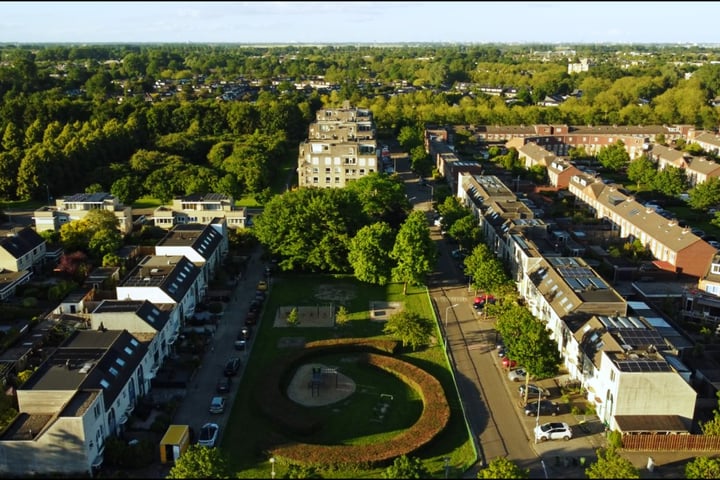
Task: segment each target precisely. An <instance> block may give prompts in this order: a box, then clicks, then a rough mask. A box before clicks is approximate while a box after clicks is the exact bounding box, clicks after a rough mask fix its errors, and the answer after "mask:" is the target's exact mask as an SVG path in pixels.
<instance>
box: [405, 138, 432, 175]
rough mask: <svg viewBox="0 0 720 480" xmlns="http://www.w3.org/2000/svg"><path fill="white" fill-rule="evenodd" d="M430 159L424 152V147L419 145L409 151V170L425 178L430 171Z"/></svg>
mask: <svg viewBox="0 0 720 480" xmlns="http://www.w3.org/2000/svg"><path fill="white" fill-rule="evenodd" d="M432 167H433V162H432V158H431V157H430V155H428V153H427V152H426V151H425V147H423V146H422V145H419V146H417V147H413V149H412V150H410V169H411V170H412V171H413V172H415V173H418V174H421V175H422V176H427V175H429V174H430V171H431V170H432Z"/></svg>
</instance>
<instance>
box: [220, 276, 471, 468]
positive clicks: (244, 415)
mask: <svg viewBox="0 0 720 480" xmlns="http://www.w3.org/2000/svg"><path fill="white" fill-rule="evenodd" d="M321 285H322V286H325V287H328V286H331V287H332V288H331V289H332V290H333V291H334V292H336V293H337V294H338V295H339V296H338V297H337V299H335V300H332V299H328V298H318V296H319V295H320V294H321V290H320V289H319V287H320V286H321ZM320 296H321V295H320ZM338 299H342V303H343V304H344V305H345V307H346V308H347V309H348V311H349V312H350V321H349V322H348V323H347V324H346V325H343V326H339V327H303V326H302V325H298V326H294V327H290V326H287V327H273V321H274V317H275V312H276V310H277V308H278V307H281V306H288V305H297V306H306V305H329V304H331V303H334V304H335V305H336V306H337V305H338V303H339V300H338ZM372 301H393V302H402V303H403V305H404V308H405V309H408V310H411V311H414V312H417V313H419V314H420V315H423V316H425V317H428V318H433V319H434V318H435V317H434V314H433V310H432V307H431V305H430V301H429V296H428V294H427V291H426V289H425V288H424V287H417V288H413V287H409V289H408V295H406V296H404V295H403V293H402V285H401V284H392V285H389V286H385V287H380V286H373V285H366V284H361V283H360V282H357V281H356V280H354V279H353V278H350V277H335V276H320V275H312V276H302V275H280V276H278V277H277V278H274V279H273V283H272V286H271V294H270V296H269V298H268V300H267V302H266V305H265V309H264V311H263V318H262V321H261V322H260V324H259V326H258V327H257V331H256V332H255V340H254V345H253V347H252V354H251V356H250V358H249V359H248V364H247V365H246V368H245V372H244V374H243V378H242V381H241V384H240V386H239V388H238V393H237V396H236V398H235V402H234V404H233V409H232V412H231V413H230V418H229V421H228V426H227V429H226V431H225V432H224V434H223V442H222V445H221V447H220V448H221V449H222V450H223V451H224V452H225V454H226V455H227V457H228V458H229V460H230V464H231V471H233V472H237V473H236V474H235V476H236V477H238V478H262V477H267V476H269V467H270V464H269V461H268V460H269V456H268V454H267V452H266V449H267V445H269V443H268V442H269V439H270V438H271V437H272V434H273V433H272V428H271V426H270V425H268V422H266V421H265V419H264V418H263V417H262V416H261V415H260V413H259V412H258V410H257V408H256V407H255V405H254V401H253V397H252V388H253V385H257V384H258V383H259V381H260V379H261V378H262V375H263V372H264V371H265V366H266V365H269V364H272V362H273V361H274V359H275V358H277V357H278V356H279V355H282V354H283V353H285V352H287V350H286V349H284V348H280V347H279V346H278V341H279V340H280V339H281V338H282V337H297V336H300V337H303V338H304V339H305V341H312V340H320V339H328V338H335V337H339V336H342V337H383V336H384V335H383V333H382V327H383V323H382V322H377V321H371V320H370V319H369V317H370V312H369V305H370V302H372ZM237 321H238V322H240V321H242V319H237ZM435 335H436V337H435V338H439V331H437V330H436V334H435ZM435 338H434V339H433V344H432V345H431V346H429V347H428V348H424V349H421V350H419V351H416V352H405V353H403V354H402V355H401V358H402V359H403V360H406V361H408V362H411V363H413V364H415V365H419V366H421V367H422V368H423V369H425V370H426V371H428V372H429V373H431V374H432V375H434V376H435V377H436V378H438V379H439V380H440V382H441V383H442V384H443V387H444V388H445V391H446V393H447V395H448V402H449V404H450V408H451V411H452V414H451V418H450V423H449V425H448V427H447V428H446V430H445V431H444V432H443V433H442V434H440V436H439V437H438V438H437V439H436V440H435V441H434V442H433V443H432V444H430V445H428V446H427V447H425V448H423V449H422V453H419V454H417V456H419V457H421V458H422V459H423V460H424V461H425V465H426V467H427V469H428V470H429V472H431V474H432V475H433V476H434V477H436V478H443V477H444V474H445V472H444V460H443V458H444V457H446V456H448V457H450V458H451V461H450V465H451V467H452V468H451V471H450V473H451V474H452V476H453V477H457V476H459V475H460V474H461V473H462V472H463V471H464V470H466V469H467V468H469V467H470V466H471V465H472V464H473V463H474V462H475V459H476V453H475V450H474V445H473V442H472V439H471V438H470V435H469V431H468V428H467V426H466V424H465V421H464V417H463V415H462V408H461V403H460V401H459V398H458V397H457V394H456V392H457V390H456V388H455V384H454V382H453V378H452V374H451V372H450V369H449V365H448V360H447V357H446V355H445V352H444V351H443V348H442V344H441V342H436V341H435ZM228 341H232V339H228ZM317 360H318V361H319V362H321V363H323V364H326V365H339V366H340V371H341V372H342V373H344V374H345V375H347V376H349V377H350V378H352V379H353V380H354V381H355V383H356V385H358V386H360V387H358V388H357V390H356V392H355V393H354V394H353V395H351V396H350V397H348V398H347V399H345V400H343V401H341V402H338V403H337V404H332V405H328V406H325V407H314V408H312V409H311V410H312V411H313V412H314V413H316V412H322V413H323V414H327V415H328V419H329V421H328V422H327V425H326V427H325V428H324V429H322V430H321V432H320V433H318V434H316V435H315V436H314V437H313V438H302V439H297V440H299V441H303V442H305V443H320V444H323V443H324V444H333V443H343V444H355V445H361V444H367V443H370V442H377V441H380V440H382V439H384V438H388V437H391V436H394V435H396V434H397V433H399V432H400V431H402V429H403V428H406V427H408V426H409V425H412V424H413V423H414V422H415V421H416V420H417V418H418V417H419V415H420V413H421V409H422V403H421V401H420V398H418V396H417V393H416V392H414V391H413V390H412V389H411V388H409V387H408V386H407V385H405V384H404V383H403V382H401V381H399V380H398V379H397V378H396V377H394V376H393V375H390V374H387V373H385V372H382V371H379V370H376V369H373V368H371V367H367V366H361V365H353V364H352V363H349V362H347V361H346V362H345V363H343V356H342V355H339V354H333V355H327V356H326V357H322V358H321V359H317ZM346 360H347V359H346ZM380 393H389V394H391V395H393V397H394V399H393V402H392V406H391V409H390V410H389V413H388V414H387V416H386V420H385V422H384V423H382V424H378V423H374V422H369V419H370V417H371V416H372V411H373V407H374V406H375V405H376V404H377V401H378V398H379V395H380ZM286 468H287V466H285V465H282V464H281V463H280V462H278V463H276V465H275V470H276V473H277V476H278V477H283V476H284V474H285V473H286ZM383 471H384V469H375V470H362V471H358V470H343V471H332V472H322V473H321V474H322V475H323V476H326V477H332V478H378V477H380V476H381V474H382V472H383Z"/></svg>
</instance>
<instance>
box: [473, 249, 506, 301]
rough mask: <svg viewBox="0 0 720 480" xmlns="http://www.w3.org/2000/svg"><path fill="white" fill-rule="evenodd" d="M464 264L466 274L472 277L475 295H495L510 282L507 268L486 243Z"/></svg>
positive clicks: (474, 250) (475, 250) (474, 251)
mask: <svg viewBox="0 0 720 480" xmlns="http://www.w3.org/2000/svg"><path fill="white" fill-rule="evenodd" d="M464 263H465V272H466V273H467V274H468V275H470V276H472V285H473V288H474V289H475V294H477V292H478V291H483V292H485V293H495V292H496V291H497V290H498V289H502V288H503V286H505V285H507V284H508V283H509V282H510V279H509V277H508V275H507V273H505V267H504V266H503V264H502V263H501V262H500V260H499V259H498V258H497V257H496V256H495V254H494V253H493V252H492V251H491V250H490V247H488V246H487V244H485V243H480V244H478V245H477V246H476V247H475V248H474V249H473V250H472V253H471V254H470V255H468V256H467V257H466V258H465V261H464Z"/></svg>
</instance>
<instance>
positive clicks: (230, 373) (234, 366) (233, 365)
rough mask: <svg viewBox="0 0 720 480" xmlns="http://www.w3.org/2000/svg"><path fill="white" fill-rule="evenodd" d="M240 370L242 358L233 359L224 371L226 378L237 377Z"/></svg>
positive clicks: (228, 362)
mask: <svg viewBox="0 0 720 480" xmlns="http://www.w3.org/2000/svg"><path fill="white" fill-rule="evenodd" d="M238 370H240V358H238V357H232V358H231V359H230V360H228V361H227V363H226V364H225V370H224V372H225V376H226V377H234V376H235V375H237V373H238Z"/></svg>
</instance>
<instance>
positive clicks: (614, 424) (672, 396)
mask: <svg viewBox="0 0 720 480" xmlns="http://www.w3.org/2000/svg"><path fill="white" fill-rule="evenodd" d="M574 343H575V344H576V345H577V347H578V351H577V356H574V357H573V360H574V361H576V362H577V363H578V367H579V370H580V372H579V373H581V375H580V378H582V380H583V384H584V386H585V388H586V389H587V391H588V400H590V401H591V402H592V403H593V404H594V405H595V407H596V410H597V413H598V416H599V417H600V419H601V420H602V421H603V422H604V423H605V425H607V426H608V427H609V428H610V429H611V430H620V431H621V432H623V433H640V431H639V430H638V429H637V427H636V426H634V425H637V424H638V422H640V421H641V420H643V419H645V420H646V423H653V425H652V426H650V427H647V428H646V429H645V431H642V433H646V431H652V432H653V433H665V434H667V433H689V431H690V428H691V426H692V421H693V418H694V414H695V404H696V400H697V392H696V391H695V389H693V387H692V386H691V385H690V371H689V369H688V368H687V367H686V366H685V365H684V364H683V363H682V362H681V361H680V359H679V358H678V355H677V353H678V352H677V351H676V350H674V349H673V348H672V346H671V345H669V344H668V343H667V342H666V339H665V338H664V337H663V334H662V333H661V331H659V330H658V329H657V328H654V327H653V325H651V324H650V323H649V322H648V321H647V320H646V319H645V318H643V317H636V316H624V315H596V316H593V317H592V318H591V319H590V320H588V321H587V322H586V323H585V324H584V325H583V326H582V327H581V328H580V329H578V330H577V331H576V332H575V335H574ZM649 419H652V420H653V421H654V422H647V420H649Z"/></svg>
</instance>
